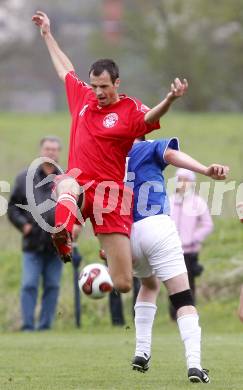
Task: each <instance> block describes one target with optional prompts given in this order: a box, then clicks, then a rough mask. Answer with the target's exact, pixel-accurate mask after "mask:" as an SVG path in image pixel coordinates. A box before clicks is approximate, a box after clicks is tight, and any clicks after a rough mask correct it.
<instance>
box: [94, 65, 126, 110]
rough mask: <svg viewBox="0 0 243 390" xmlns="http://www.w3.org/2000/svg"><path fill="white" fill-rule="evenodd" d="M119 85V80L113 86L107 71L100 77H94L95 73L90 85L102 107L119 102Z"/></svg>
mask: <svg viewBox="0 0 243 390" xmlns="http://www.w3.org/2000/svg"><path fill="white" fill-rule="evenodd" d="M119 84H120V80H119V79H116V81H115V83H114V84H113V82H112V80H111V77H110V74H109V73H108V72H107V71H106V70H104V72H102V73H101V74H100V76H94V74H93V73H91V74H90V85H91V87H92V89H93V91H94V93H95V94H96V97H97V100H98V103H99V106H100V107H104V106H108V105H109V104H113V103H116V102H118V100H119V96H118V92H117V89H118V87H119Z"/></svg>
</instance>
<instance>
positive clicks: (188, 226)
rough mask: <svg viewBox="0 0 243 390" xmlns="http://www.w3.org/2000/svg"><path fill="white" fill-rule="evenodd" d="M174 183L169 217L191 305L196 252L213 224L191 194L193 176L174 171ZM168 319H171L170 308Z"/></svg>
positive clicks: (198, 267)
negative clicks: (180, 251) (180, 252)
mask: <svg viewBox="0 0 243 390" xmlns="http://www.w3.org/2000/svg"><path fill="white" fill-rule="evenodd" d="M176 176H177V178H178V184H177V189H176V193H175V194H174V195H172V196H171V197H170V206H171V218H172V219H173V220H174V222H175V224H176V227H177V230H178V233H179V236H180V239H181V242H182V248H183V251H184V258H185V263H186V267H187V270H188V277H189V283H190V287H191V290H192V294H193V298H194V302H195V288H196V286H195V277H196V276H199V275H200V274H201V273H202V271H203V266H202V265H201V264H199V252H200V250H201V246H202V243H203V241H204V240H205V239H206V237H207V236H208V235H209V234H210V233H211V232H212V230H213V221H212V218H211V215H210V212H209V209H208V206H207V203H206V202H205V200H204V199H202V198H201V197H200V196H199V195H197V194H195V188H194V184H195V181H196V175H195V173H194V172H192V171H189V170H187V169H183V168H179V169H178V170H177V171H176ZM170 315H171V318H172V319H174V318H175V313H174V311H173V308H172V307H170Z"/></svg>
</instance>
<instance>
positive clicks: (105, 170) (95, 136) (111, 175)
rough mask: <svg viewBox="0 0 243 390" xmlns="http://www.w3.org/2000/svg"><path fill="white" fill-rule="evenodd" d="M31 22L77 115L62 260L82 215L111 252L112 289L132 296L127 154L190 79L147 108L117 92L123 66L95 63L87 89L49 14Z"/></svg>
mask: <svg viewBox="0 0 243 390" xmlns="http://www.w3.org/2000/svg"><path fill="white" fill-rule="evenodd" d="M32 20H33V22H34V23H35V24H36V25H37V26H38V27H40V32H41V35H42V37H43V38H44V41H45V43H46V46H47V48H48V50H49V54H50V56H51V59H52V62H53V64H54V67H55V69H56V71H57V74H58V76H59V77H60V78H61V80H62V81H64V82H65V86H66V94H67V101H68V105H69V110H70V113H71V116H72V126H71V134H70V146H69V159H68V170H67V174H66V175H64V178H61V180H59V182H58V183H57V186H56V187H57V195H58V198H57V206H56V212H55V216H56V217H55V225H56V227H57V228H59V229H58V231H57V233H55V234H54V235H53V240H54V243H55V245H56V247H57V249H58V251H59V253H60V255H61V256H62V258H63V260H64V262H66V261H70V260H71V256H70V253H71V233H72V228H73V225H74V223H75V221H76V219H77V218H78V219H79V220H80V221H81V222H82V221H83V220H85V219H86V218H90V220H91V223H92V225H93V229H94V232H95V234H96V235H97V236H98V238H99V240H100V244H101V247H102V248H103V249H104V250H105V253H106V255H107V262H108V266H109V271H110V274H111V278H112V280H113V283H114V287H115V288H116V289H117V290H119V291H121V292H127V291H129V290H130V289H131V285H132V258H131V249H130V241H129V236H130V230H131V225H132V217H131V206H132V204H131V203H132V194H131V193H129V190H126V191H125V190H124V184H123V179H124V174H125V160H126V156H127V153H128V151H129V150H130V148H131V146H132V144H133V141H134V139H135V138H136V137H139V136H142V135H144V134H146V133H149V132H151V131H152V130H154V129H158V128H159V127H160V125H159V119H160V117H161V116H162V115H164V114H165V113H166V112H167V110H168V109H169V107H170V105H171V104H172V103H173V101H174V100H175V99H176V98H178V97H180V96H182V95H184V93H185V92H186V90H187V88H188V84H187V81H186V80H185V79H184V80H183V82H181V81H180V80H179V79H178V78H176V79H175V80H174V82H173V83H172V84H171V89H170V92H169V93H168V94H167V96H166V98H165V99H164V100H163V101H161V102H160V103H159V104H158V105H157V106H155V107H154V108H152V109H151V110H150V109H149V108H148V107H146V106H145V105H143V104H142V103H141V102H140V101H139V100H138V99H136V98H130V97H128V96H126V95H120V94H118V87H119V84H120V80H119V69H118V67H117V65H116V63H115V62H114V61H113V60H109V59H104V60H98V61H96V62H95V63H94V64H93V65H91V68H90V71H89V76H90V85H87V84H86V83H85V82H83V81H81V80H79V78H78V77H77V75H76V74H75V72H74V67H73V65H72V63H71V62H70V60H69V59H68V57H67V56H66V55H65V54H64V53H63V51H62V50H61V49H60V47H59V46H58V44H57V42H56V41H55V39H54V38H53V36H52V34H51V30H50V21H49V19H48V17H47V15H46V14H45V13H43V12H41V11H37V12H36V14H35V15H34V16H33V18H32ZM80 191H82V195H83V196H82V202H81V203H82V204H81V205H80V204H79V203H80V202H79V200H80V198H81V197H80ZM77 204H79V206H78V205H77ZM79 207H81V213H82V214H81V213H80V210H79Z"/></svg>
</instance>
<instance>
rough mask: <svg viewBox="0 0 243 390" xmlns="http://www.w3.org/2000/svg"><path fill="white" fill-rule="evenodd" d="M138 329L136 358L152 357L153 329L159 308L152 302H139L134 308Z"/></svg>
mask: <svg viewBox="0 0 243 390" xmlns="http://www.w3.org/2000/svg"><path fill="white" fill-rule="evenodd" d="M134 310H135V327H136V350H135V356H142V357H145V358H148V357H150V355H151V340H152V327H153V323H154V316H155V313H156V310H157V306H156V305H154V304H153V303H150V302H138V303H136V305H135V306H134Z"/></svg>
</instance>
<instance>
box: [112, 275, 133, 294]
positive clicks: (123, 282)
mask: <svg viewBox="0 0 243 390" xmlns="http://www.w3.org/2000/svg"><path fill="white" fill-rule="evenodd" d="M114 289H115V290H118V291H119V292H121V293H128V292H129V291H130V290H131V289H132V278H126V279H121V278H120V279H117V280H115V281H114Z"/></svg>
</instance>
